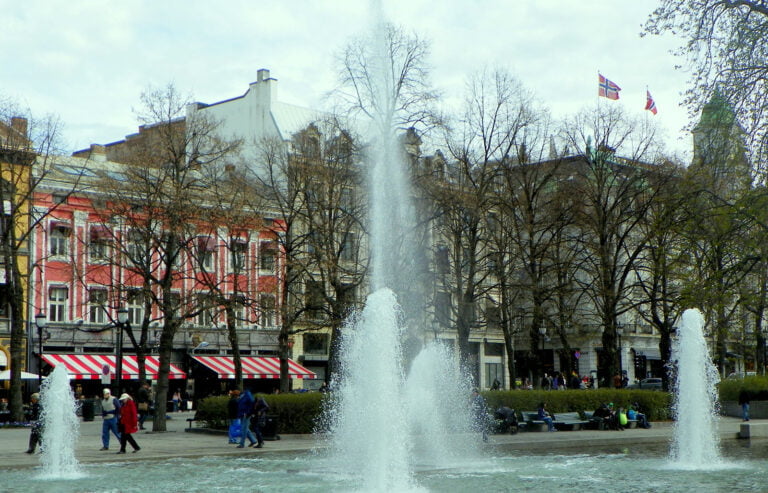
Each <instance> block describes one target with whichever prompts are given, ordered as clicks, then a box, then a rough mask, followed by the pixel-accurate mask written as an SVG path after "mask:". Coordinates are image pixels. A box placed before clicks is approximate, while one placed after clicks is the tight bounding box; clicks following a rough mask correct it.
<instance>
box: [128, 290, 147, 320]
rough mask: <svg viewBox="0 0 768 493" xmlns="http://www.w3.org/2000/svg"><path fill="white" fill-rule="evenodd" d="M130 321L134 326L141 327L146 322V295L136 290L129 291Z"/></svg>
mask: <svg viewBox="0 0 768 493" xmlns="http://www.w3.org/2000/svg"><path fill="white" fill-rule="evenodd" d="M127 308H128V323H129V324H131V325H132V326H133V327H141V324H142V323H143V322H144V295H143V294H142V293H141V291H138V290H134V291H130V292H129V293H128V306H127Z"/></svg>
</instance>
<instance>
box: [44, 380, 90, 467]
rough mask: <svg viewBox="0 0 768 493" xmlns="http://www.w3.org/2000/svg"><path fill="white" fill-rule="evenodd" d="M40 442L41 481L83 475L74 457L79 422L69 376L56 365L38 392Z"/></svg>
mask: <svg viewBox="0 0 768 493" xmlns="http://www.w3.org/2000/svg"><path fill="white" fill-rule="evenodd" d="M40 403H41V406H42V416H41V419H42V421H43V440H42V444H41V449H42V456H41V458H40V462H41V463H42V466H43V471H42V473H41V474H40V478H41V479H77V478H80V477H82V476H83V473H82V472H81V471H80V465H79V463H78V461H77V459H76V458H75V444H76V442H77V438H78V436H79V429H80V422H79V420H78V418H77V413H76V402H75V397H74V394H73V393H72V389H71V388H70V386H69V375H68V374H67V370H65V369H64V367H63V366H57V367H56V368H54V370H53V372H52V373H51V374H50V375H49V376H48V378H47V379H45V381H44V382H43V385H42V387H41V389H40Z"/></svg>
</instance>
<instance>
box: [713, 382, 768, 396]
mask: <svg viewBox="0 0 768 493" xmlns="http://www.w3.org/2000/svg"><path fill="white" fill-rule="evenodd" d="M742 390H746V391H747V392H748V393H749V395H750V398H751V399H752V400H755V401H768V376H754V377H745V378H737V379H725V380H722V381H721V382H720V400H721V401H738V400H739V393H741V391H742Z"/></svg>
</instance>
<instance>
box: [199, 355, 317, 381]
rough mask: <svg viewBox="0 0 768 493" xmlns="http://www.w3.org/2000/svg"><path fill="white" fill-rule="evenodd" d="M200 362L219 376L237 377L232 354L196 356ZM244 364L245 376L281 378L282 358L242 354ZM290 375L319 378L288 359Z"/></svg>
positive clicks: (241, 358) (293, 376) (241, 359)
mask: <svg viewBox="0 0 768 493" xmlns="http://www.w3.org/2000/svg"><path fill="white" fill-rule="evenodd" d="M193 358H194V359H195V360H196V361H198V362H199V363H201V364H203V365H205V366H207V367H208V368H210V369H211V370H213V371H215V372H216V373H217V374H218V375H219V378H235V362H234V358H233V357H232V356H194V357H193ZM240 362H241V363H242V365H243V378H280V358H276V357H257V356H241V357H240ZM288 375H289V376H290V378H306V379H314V378H317V375H315V373H314V372H311V371H309V370H307V369H306V368H304V367H303V366H301V365H300V364H298V363H296V362H295V361H293V360H291V359H289V360H288Z"/></svg>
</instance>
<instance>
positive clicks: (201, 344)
mask: <svg viewBox="0 0 768 493" xmlns="http://www.w3.org/2000/svg"><path fill="white" fill-rule="evenodd" d="M210 345H211V344H210V343H209V342H207V341H202V342H201V343H200V344H198V345H197V346H195V347H193V348H192V354H195V351H197V350H198V349H205V348H207V347H208V346H210Z"/></svg>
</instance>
